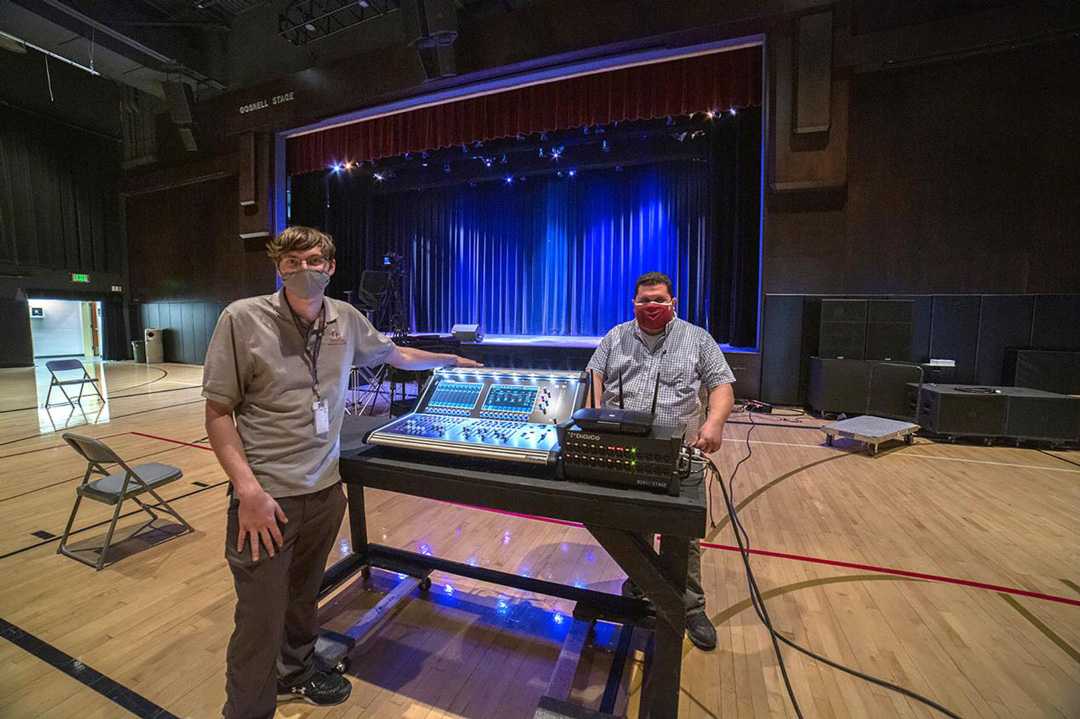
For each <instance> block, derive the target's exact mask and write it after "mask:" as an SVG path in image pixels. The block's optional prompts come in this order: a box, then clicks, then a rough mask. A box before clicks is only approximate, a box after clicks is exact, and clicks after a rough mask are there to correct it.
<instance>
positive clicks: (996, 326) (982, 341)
mask: <svg viewBox="0 0 1080 719" xmlns="http://www.w3.org/2000/svg"><path fill="white" fill-rule="evenodd" d="M1034 308H1035V298H1034V296H1032V295H983V298H982V311H981V312H980V314H979V353H978V357H977V358H976V365H975V382H976V383H977V384H985V385H1000V384H1002V383H1003V379H1004V374H1003V373H1004V367H1005V349H1006V348H1008V347H1030V346H1031V320H1032V314H1033V310H1034Z"/></svg>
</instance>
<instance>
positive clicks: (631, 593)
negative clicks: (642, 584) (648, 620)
mask: <svg viewBox="0 0 1080 719" xmlns="http://www.w3.org/2000/svg"><path fill="white" fill-rule="evenodd" d="M621 591H622V595H623V596H624V597H630V598H631V599H644V598H645V593H644V592H642V591H641V590H640V589H638V585H636V584H634V583H633V582H632V581H630V579H629V578H627V579H625V580H623V583H622V590H621Z"/></svg>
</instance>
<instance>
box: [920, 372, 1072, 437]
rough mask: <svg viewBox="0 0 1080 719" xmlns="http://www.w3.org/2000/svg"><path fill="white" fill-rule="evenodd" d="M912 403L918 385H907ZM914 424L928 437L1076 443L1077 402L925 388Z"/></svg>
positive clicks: (988, 390) (1019, 392)
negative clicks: (937, 435)
mask: <svg viewBox="0 0 1080 719" xmlns="http://www.w3.org/2000/svg"><path fill="white" fill-rule="evenodd" d="M908 391H909V393H910V395H911V397H912V399H913V400H914V399H915V394H916V393H919V385H918V384H917V383H910V384H908ZM917 401H918V408H919V409H918V419H917V422H918V423H919V424H920V425H922V428H923V429H924V430H926V431H927V432H930V433H932V434H939V435H946V436H950V437H986V438H991V439H992V438H1008V439H1017V440H1036V441H1046V442H1059V443H1063V444H1071V443H1076V442H1080V397H1071V396H1069V395H1062V394H1055V393H1053V392H1044V391H1042V390H1037V389H1029V388H1027V387H982V386H975V385H957V384H934V383H930V384H924V385H923V386H922V391H921V393H919V396H918V398H917Z"/></svg>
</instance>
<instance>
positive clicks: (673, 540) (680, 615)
mask: <svg viewBox="0 0 1080 719" xmlns="http://www.w3.org/2000/svg"><path fill="white" fill-rule="evenodd" d="M689 553H690V541H689V540H688V539H687V538H686V537H672V536H667V535H664V536H662V537H661V538H660V567H661V571H662V572H663V573H664V577H665V579H667V581H668V582H669V584H670V586H671V588H672V589H674V590H675V592H676V593H677V594H678V597H679V604H678V606H677V607H675V609H676V611H673V612H665V613H664V615H663V616H662V620H663V621H658V622H657V623H656V643H655V645H654V653H653V666H652V668H653V671H651V672H650V673H649V676H648V677H646V681H647V683H648V684H649V692H648V694H647V695H646V694H645V693H644V687H643V693H642V701H643V702H644V701H645V698H646V696H647V697H648V704H649V706H648V707H645V706H643V707H642V711H641V715H642V716H643V717H648V719H667V718H668V717H672V718H674V717H676V716H678V715H679V682H680V679H681V677H682V646H683V637H684V636H685V634H686V608H685V605H684V604H683V602H682V598H683V595H684V594H685V592H686V571H687V568H686V567H687V559H688V556H689Z"/></svg>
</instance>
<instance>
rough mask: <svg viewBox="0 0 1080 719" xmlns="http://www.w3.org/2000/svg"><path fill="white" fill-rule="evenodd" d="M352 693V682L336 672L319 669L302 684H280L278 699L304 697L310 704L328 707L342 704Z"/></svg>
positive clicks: (285, 699)
mask: <svg viewBox="0 0 1080 719" xmlns="http://www.w3.org/2000/svg"><path fill="white" fill-rule="evenodd" d="M350 694H352V684H349V680H348V679H346V678H345V677H343V676H341V675H340V674H338V673H336V672H320V671H317V672H315V673H314V674H312V675H311V677H310V678H309V679H308V680H307V681H306V682H303V683H301V684H296V685H295V686H284V685H281V684H278V690H277V699H278V701H279V702H280V701H289V700H290V699H303V700H304V701H306V702H307V703H308V704H315V705H316V706H321V707H328V706H333V705H335V704H340V703H342V702H343V701H345V700H346V699H348V698H349V695H350Z"/></svg>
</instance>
